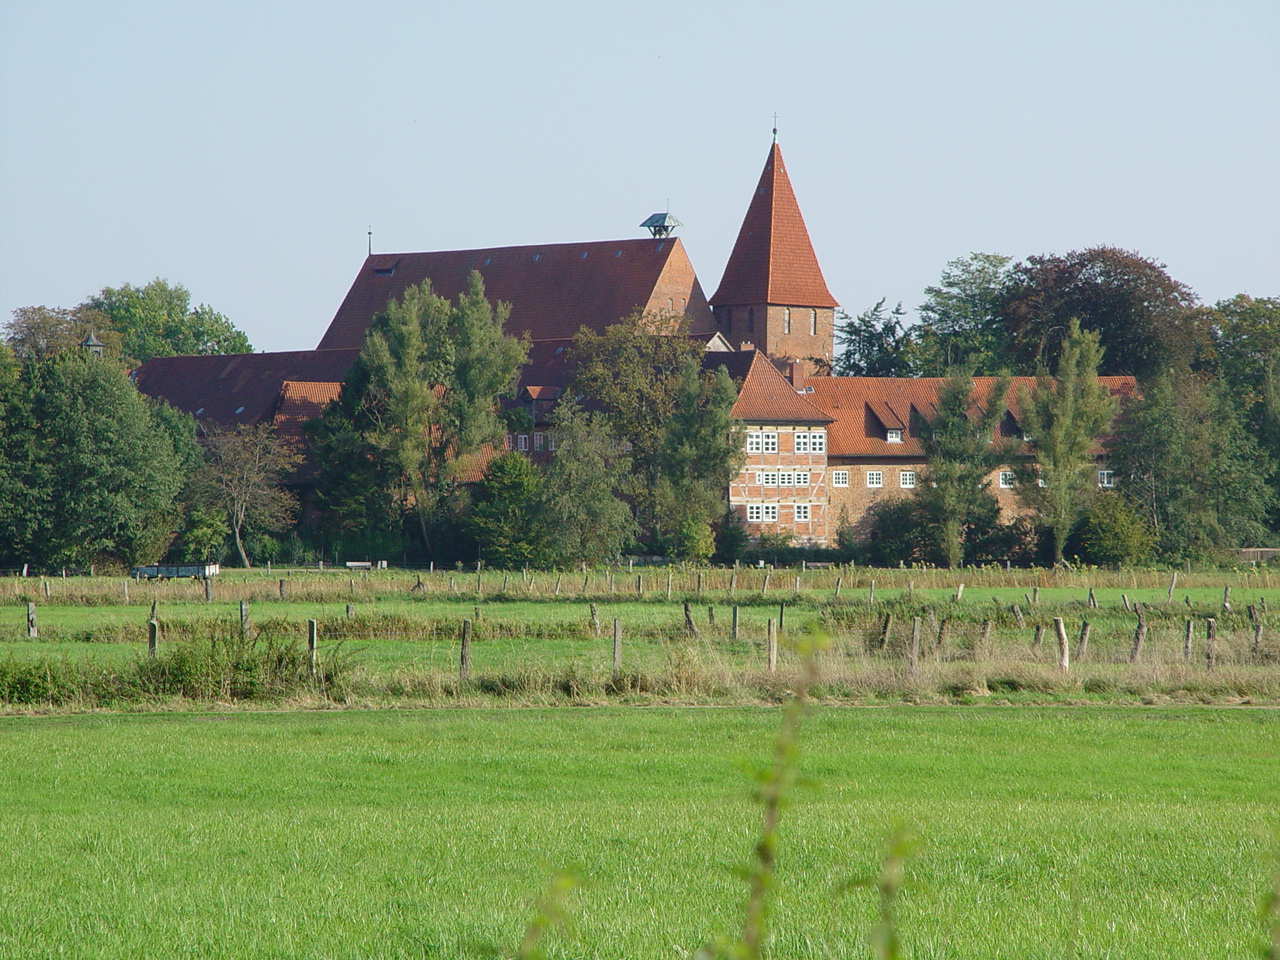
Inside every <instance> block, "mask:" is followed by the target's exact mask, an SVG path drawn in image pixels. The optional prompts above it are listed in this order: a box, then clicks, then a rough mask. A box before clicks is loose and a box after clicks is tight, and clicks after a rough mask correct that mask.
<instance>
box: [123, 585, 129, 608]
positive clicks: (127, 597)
mask: <svg viewBox="0 0 1280 960" xmlns="http://www.w3.org/2000/svg"><path fill="white" fill-rule="evenodd" d="M124 602H125V603H128V602H129V581H128V580H125V581H124Z"/></svg>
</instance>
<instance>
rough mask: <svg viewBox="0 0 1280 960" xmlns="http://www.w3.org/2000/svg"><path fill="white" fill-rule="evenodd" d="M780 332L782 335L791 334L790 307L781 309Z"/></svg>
mask: <svg viewBox="0 0 1280 960" xmlns="http://www.w3.org/2000/svg"><path fill="white" fill-rule="evenodd" d="M782 332H783V333H790V332H791V308H790V307H783V308H782Z"/></svg>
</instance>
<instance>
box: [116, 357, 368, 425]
mask: <svg viewBox="0 0 1280 960" xmlns="http://www.w3.org/2000/svg"><path fill="white" fill-rule="evenodd" d="M356 354H357V351H355V350H291V351H285V352H280V353H241V354H232V355H229V356H220V357H156V358H155V359H154V360H148V361H147V362H146V363H144V364H142V366H140V367H138V369H137V370H135V371H134V372H133V378H134V382H135V383H136V384H137V385H138V389H139V390H141V391H142V392H143V393H145V394H147V396H150V397H157V398H159V399H161V400H165V401H167V402H168V403H169V404H170V405H172V406H174V407H177V408H178V409H179V410H184V411H186V412H187V413H189V414H191V415H192V416H194V417H195V418H196V419H197V420H201V421H205V422H209V423H216V424H218V425H220V426H234V425H236V424H241V423H262V422H264V421H267V420H270V419H271V418H272V417H273V416H274V415H275V412H276V406H277V403H278V402H279V400H280V395H281V387H282V385H283V384H284V382H285V381H309V382H321V383H340V382H341V381H342V380H343V378H345V377H346V375H347V371H348V370H350V369H351V365H352V363H354V362H355V359H356Z"/></svg>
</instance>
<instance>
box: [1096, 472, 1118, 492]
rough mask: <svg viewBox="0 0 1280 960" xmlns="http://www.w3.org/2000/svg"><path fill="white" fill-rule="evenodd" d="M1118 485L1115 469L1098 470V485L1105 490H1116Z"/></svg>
mask: <svg viewBox="0 0 1280 960" xmlns="http://www.w3.org/2000/svg"><path fill="white" fill-rule="evenodd" d="M1115 485H1116V472H1115V471H1114V470H1099V471H1098V486H1099V487H1101V488H1102V489H1103V490H1114V489H1115Z"/></svg>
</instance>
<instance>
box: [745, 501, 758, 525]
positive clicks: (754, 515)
mask: <svg viewBox="0 0 1280 960" xmlns="http://www.w3.org/2000/svg"><path fill="white" fill-rule="evenodd" d="M760 517H761V512H760V504H758V503H749V504H747V520H748V521H750V522H751V523H759V522H760Z"/></svg>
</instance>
